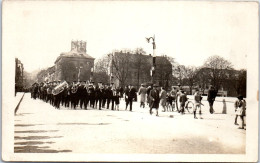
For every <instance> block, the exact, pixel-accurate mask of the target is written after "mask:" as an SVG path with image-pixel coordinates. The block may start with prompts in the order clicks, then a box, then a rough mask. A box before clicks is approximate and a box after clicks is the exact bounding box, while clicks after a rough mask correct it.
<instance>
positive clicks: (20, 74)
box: [15, 58, 24, 92]
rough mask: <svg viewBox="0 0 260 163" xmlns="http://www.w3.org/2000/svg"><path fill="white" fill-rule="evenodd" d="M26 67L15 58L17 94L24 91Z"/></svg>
mask: <svg viewBox="0 0 260 163" xmlns="http://www.w3.org/2000/svg"><path fill="white" fill-rule="evenodd" d="M23 71H24V67H23V64H22V62H21V61H20V60H19V59H18V58H15V92H19V91H22V89H23V84H24V83H23V80H24V79H23V78H24V72H23Z"/></svg>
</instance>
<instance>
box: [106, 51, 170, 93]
mask: <svg viewBox="0 0 260 163" xmlns="http://www.w3.org/2000/svg"><path fill="white" fill-rule="evenodd" d="M112 59H113V61H112V63H113V64H110V72H111V73H110V74H112V75H111V82H113V83H115V85H116V86H125V85H128V84H131V85H133V86H135V87H137V88H138V87H139V86H140V85H141V84H142V83H145V84H148V83H151V81H152V77H151V66H152V61H153V57H152V56H151V55H142V54H135V53H130V52H126V53H125V52H122V51H120V52H115V53H114V54H113V57H112ZM110 74H109V75H110ZM171 77H172V65H171V63H170V62H169V60H168V59H167V57H165V56H158V57H156V69H155V74H154V75H153V83H156V84H159V85H160V86H163V87H166V88H167V87H168V86H169V85H170V80H171Z"/></svg>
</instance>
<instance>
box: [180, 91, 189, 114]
mask: <svg viewBox="0 0 260 163" xmlns="http://www.w3.org/2000/svg"><path fill="white" fill-rule="evenodd" d="M187 100H188V99H187V95H186V92H184V90H181V95H180V106H181V107H180V112H181V114H184V107H185V104H186V101H187Z"/></svg>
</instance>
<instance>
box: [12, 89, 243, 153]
mask: <svg viewBox="0 0 260 163" xmlns="http://www.w3.org/2000/svg"><path fill="white" fill-rule="evenodd" d="M124 107H125V105H124V101H123V100H122V101H121V104H120V111H111V110H107V109H104V110H102V111H100V110H96V109H90V110H79V109H77V110H70V109H66V108H61V110H57V109H54V108H53V107H52V106H50V104H48V103H45V102H43V101H41V100H39V99H37V100H33V99H31V98H30V94H28V93H27V94H25V96H24V99H23V101H22V102H21V104H20V107H19V110H18V112H17V115H16V116H15V131H14V132H15V137H14V139H15V144H14V151H15V152H22V153H26V152H38V153H42V152H47V153H56V152H73V153H117V154H119V153H149V154H181V153H184V154H193V153H203V154H222V153H226V154H233V153H239V154H241V153H245V138H246V130H239V129H237V127H238V126H235V125H234V115H232V114H213V115H211V114H209V113H208V109H207V107H204V109H203V119H193V115H191V114H185V115H180V114H179V113H177V112H160V113H159V114H160V116H159V117H156V116H155V115H149V114H148V107H147V108H139V106H138V103H137V102H136V103H134V108H133V112H129V111H125V109H124ZM221 111H222V107H221V105H220V104H216V113H220V112H221ZM172 116H173V118H172Z"/></svg>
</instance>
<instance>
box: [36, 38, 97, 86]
mask: <svg viewBox="0 0 260 163" xmlns="http://www.w3.org/2000/svg"><path fill="white" fill-rule="evenodd" d="M86 49H87V48H86V42H85V41H71V50H70V51H69V52H65V53H61V54H60V56H58V57H57V59H56V61H55V62H54V63H55V65H54V66H52V67H50V68H48V69H47V70H44V72H43V73H42V74H41V75H40V76H39V77H38V80H39V81H54V80H61V81H63V80H66V81H68V82H72V81H87V80H91V78H92V72H93V67H94V60H95V59H94V58H93V57H91V56H90V55H89V54H87V50H86Z"/></svg>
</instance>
